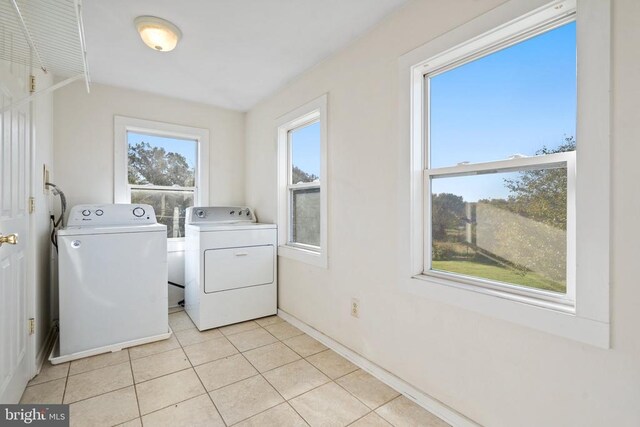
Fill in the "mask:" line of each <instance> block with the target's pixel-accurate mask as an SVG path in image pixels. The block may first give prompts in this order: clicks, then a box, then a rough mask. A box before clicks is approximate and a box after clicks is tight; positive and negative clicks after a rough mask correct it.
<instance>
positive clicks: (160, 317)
mask: <svg viewBox="0 0 640 427" xmlns="http://www.w3.org/2000/svg"><path fill="white" fill-rule="evenodd" d="M58 260H59V261H58V262H59V266H58V277H59V299H60V340H59V354H58V355H56V356H54V355H53V354H52V358H51V360H52V362H53V363H62V362H65V361H67V360H73V359H78V358H81V357H86V356H91V355H94V354H99V353H105V352H108V351H116V350H119V349H122V348H125V347H130V346H133V345H138V344H143V343H146V342H151V341H157V340H161V339H165V338H168V337H169V336H170V335H171V334H170V332H169V327H168V300H167V227H166V226H165V225H162V224H157V223H156V216H155V213H154V211H153V208H152V207H151V206H149V205H125V204H121V205H78V206H74V207H73V208H72V209H71V212H70V214H69V220H68V225H67V227H66V228H65V229H62V230H59V231H58ZM55 351H56V350H55V349H54V353H55Z"/></svg>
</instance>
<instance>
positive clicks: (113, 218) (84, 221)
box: [67, 204, 157, 227]
mask: <svg viewBox="0 0 640 427" xmlns="http://www.w3.org/2000/svg"><path fill="white" fill-rule="evenodd" d="M156 223H157V221H156V214H155V211H154V210H153V206H151V205H144V204H113V205H76V206H74V207H72V208H71V210H70V211H69V219H68V221H67V227H100V226H111V227H116V226H122V225H144V224H156Z"/></svg>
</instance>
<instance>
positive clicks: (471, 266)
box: [431, 260, 566, 293]
mask: <svg viewBox="0 0 640 427" xmlns="http://www.w3.org/2000/svg"><path fill="white" fill-rule="evenodd" d="M431 264H432V268H433V269H434V270H440V271H446V272H449V273H458V274H464V275H466V276H475V277H481V278H484V279H489V280H495V281H498V282H505V283H512V284H516V285H521V286H527V287H530V288H536V289H544V290H547V291H554V292H562V293H564V292H566V285H565V284H564V283H560V282H556V281H554V280H549V279H547V278H544V277H542V276H540V275H538V274H535V273H531V272H527V273H524V274H519V273H518V272H516V271H515V270H512V269H509V268H506V267H503V266H501V265H499V264H496V263H491V262H489V261H487V262H480V261H478V260H455V261H432V263H431Z"/></svg>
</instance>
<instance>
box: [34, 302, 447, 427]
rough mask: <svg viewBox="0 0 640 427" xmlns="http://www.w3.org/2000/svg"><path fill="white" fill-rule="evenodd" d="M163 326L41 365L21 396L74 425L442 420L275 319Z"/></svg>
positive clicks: (176, 318) (278, 425)
mask: <svg viewBox="0 0 640 427" xmlns="http://www.w3.org/2000/svg"><path fill="white" fill-rule="evenodd" d="M169 324H170V325H171V328H172V330H173V332H174V335H173V336H172V337H171V338H170V339H168V340H164V341H160V342H155V343H151V344H146V345H142V346H139V347H133V348H130V349H128V350H122V351H119V352H116V353H108V354H102V355H99V356H94V357H90V358H86V359H82V360H76V361H73V362H71V363H65V364H62V365H57V366H52V365H50V364H46V365H45V366H44V367H43V369H42V372H41V373H40V374H39V375H38V376H37V377H35V378H34V379H33V380H32V381H31V382H30V383H29V386H28V387H27V389H26V390H25V392H24V395H23V396H22V403H62V402H64V403H69V404H70V411H71V425H72V426H115V425H122V426H128V427H134V426H145V427H146V426H190V427H191V426H214V427H215V426H231V425H234V426H243V427H249V426H256V427H265V426H273V427H287V426H312V427H314V426H323V427H324V426H360V427H363V426H365V427H366V426H371V427H375V426H396V427H405V426H421V427H422V426H424V427H429V426H433V427H441V426H447V425H448V424H446V423H445V422H443V421H442V420H440V419H439V418H437V417H435V416H434V415H433V414H431V413H429V412H427V411H425V410H424V409H422V408H421V407H419V406H417V405H416V404H414V403H413V402H411V401H410V400H409V399H407V398H405V397H403V396H401V395H400V394H399V393H398V392H396V391H395V390H393V389H391V388H389V387H388V386H386V385H385V384H383V383H382V382H380V381H378V380H377V379H376V378H374V377H373V376H371V375H369V374H368V373H366V372H364V371H362V370H360V369H358V367H357V366H355V365H353V364H352V363H351V362H349V361H348V360H346V359H344V358H343V357H341V356H340V355H338V354H336V353H335V352H333V351H332V350H329V349H327V348H326V347H325V346H324V345H322V344H321V343H319V342H318V341H316V340H314V339H313V338H311V337H310V336H308V335H305V334H303V333H302V331H300V330H299V329H297V328H295V327H294V326H292V325H290V324H289V323H287V322H285V321H283V320H282V319H280V318H279V317H276V316H272V317H266V318H263V319H258V320H256V321H249V322H244V323H239V324H236V325H230V326H225V327H223V328H220V329H215V330H210V331H205V332H199V331H198V330H197V329H196V328H195V326H194V325H193V323H192V322H191V320H190V319H189V317H188V316H187V314H186V313H185V312H184V311H178V312H173V313H171V314H170V315H169Z"/></svg>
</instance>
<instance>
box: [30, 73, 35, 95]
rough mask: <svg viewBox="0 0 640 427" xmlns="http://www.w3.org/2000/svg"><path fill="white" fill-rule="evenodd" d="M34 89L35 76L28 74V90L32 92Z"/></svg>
mask: <svg viewBox="0 0 640 427" xmlns="http://www.w3.org/2000/svg"><path fill="white" fill-rule="evenodd" d="M35 91H36V76H34V75H31V76H29V92H30V93H33V92H35Z"/></svg>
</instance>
